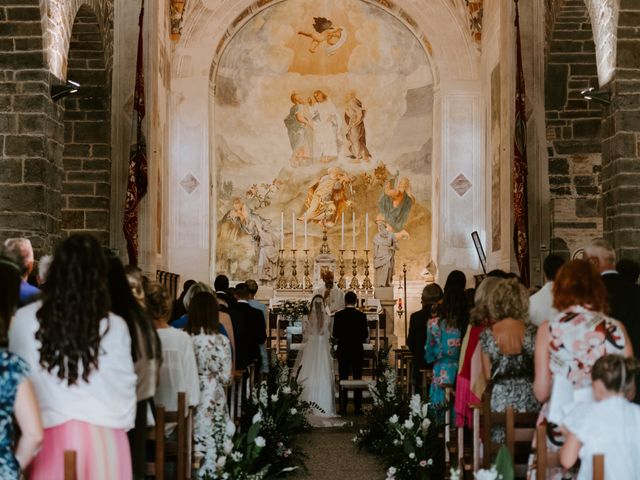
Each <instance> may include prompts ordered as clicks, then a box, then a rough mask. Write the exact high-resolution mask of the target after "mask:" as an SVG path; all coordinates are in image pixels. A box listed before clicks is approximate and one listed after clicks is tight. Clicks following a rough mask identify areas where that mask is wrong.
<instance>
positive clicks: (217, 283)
mask: <svg viewBox="0 0 640 480" xmlns="http://www.w3.org/2000/svg"><path fill="white" fill-rule="evenodd" d="M213 288H214V290H215V291H216V298H217V299H218V304H219V305H220V308H221V310H222V311H223V312H227V311H228V310H229V307H231V306H232V305H233V304H234V303H236V300H235V298H231V297H230V296H229V294H228V293H227V290H229V278H228V277H227V276H226V275H218V276H217V277H216V279H215V280H214V281H213Z"/></svg>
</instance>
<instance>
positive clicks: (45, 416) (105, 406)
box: [9, 301, 136, 430]
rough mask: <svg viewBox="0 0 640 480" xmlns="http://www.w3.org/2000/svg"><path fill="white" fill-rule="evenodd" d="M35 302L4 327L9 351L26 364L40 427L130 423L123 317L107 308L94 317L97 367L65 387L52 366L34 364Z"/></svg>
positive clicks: (132, 391)
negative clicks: (97, 329) (99, 317)
mask: <svg viewBox="0 0 640 480" xmlns="http://www.w3.org/2000/svg"><path fill="white" fill-rule="evenodd" d="M41 306H42V302H40V301H38V302H35V303H32V304H30V305H27V306H26V307H23V308H21V309H20V310H18V312H17V313H16V316H15V318H14V319H13V321H12V322H11V327H10V328H9V350H10V351H11V352H13V353H15V354H17V355H19V356H20V357H22V358H23V359H24V360H25V361H26V362H27V363H28V364H29V367H30V377H29V378H30V379H31V382H32V383H33V386H34V389H35V392H36V396H37V398H38V403H39V404H40V412H41V414H42V422H43V425H44V427H45V428H50V427H55V426H57V425H61V424H63V423H65V422H67V421H69V420H79V421H83V422H87V423H91V424H94V425H99V426H103V427H107V428H118V429H126V430H128V429H130V428H133V426H134V421H135V416H136V374H135V373H134V369H133V359H132V358H131V337H130V336H129V329H128V328H127V324H126V323H125V321H124V320H123V319H122V318H121V317H119V316H117V315H115V314H113V313H109V316H108V318H103V319H102V320H101V321H100V332H101V333H102V334H103V337H102V340H101V341H100V354H99V356H98V368H97V369H95V370H93V371H92V372H91V374H90V375H89V381H88V382H85V381H84V380H82V378H81V377H79V378H78V381H77V383H76V384H75V385H71V386H69V385H68V384H67V381H66V380H61V379H59V378H58V377H57V375H56V374H55V370H54V371H53V372H51V373H50V372H48V371H47V370H46V369H44V368H43V367H42V366H41V365H40V353H39V349H40V346H41V343H40V341H39V340H36V337H35V336H36V332H37V331H38V328H39V327H40V324H39V321H38V319H37V317H36V313H37V311H38V310H39V309H40V307H41ZM107 328H108V330H107ZM105 331H106V333H105ZM65 334H66V333H65V332H60V335H65ZM81 371H82V370H81V368H80V373H81Z"/></svg>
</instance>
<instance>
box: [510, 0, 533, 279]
mask: <svg viewBox="0 0 640 480" xmlns="http://www.w3.org/2000/svg"><path fill="white" fill-rule="evenodd" d="M515 3H516V21H515V27H516V62H517V72H516V124H515V127H516V128H515V138H514V149H513V150H514V158H513V212H514V226H513V248H514V251H515V256H516V262H517V263H518V268H519V269H520V278H522V281H523V282H524V284H525V285H526V286H527V287H528V286H529V207H528V200H527V117H526V110H525V84H524V72H523V69H522V44H521V43H520V14H519V11H518V0H515Z"/></svg>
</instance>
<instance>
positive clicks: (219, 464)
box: [216, 457, 227, 469]
mask: <svg viewBox="0 0 640 480" xmlns="http://www.w3.org/2000/svg"><path fill="white" fill-rule="evenodd" d="M225 463H227V457H218V460H217V461H216V467H217V468H219V469H222V468H224V464H225Z"/></svg>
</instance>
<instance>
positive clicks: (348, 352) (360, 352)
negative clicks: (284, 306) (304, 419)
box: [333, 292, 369, 415]
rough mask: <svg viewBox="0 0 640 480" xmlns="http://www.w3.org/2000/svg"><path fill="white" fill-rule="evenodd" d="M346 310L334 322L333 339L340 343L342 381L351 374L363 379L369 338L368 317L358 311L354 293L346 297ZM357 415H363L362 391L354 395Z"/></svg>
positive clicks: (344, 408)
mask: <svg viewBox="0 0 640 480" xmlns="http://www.w3.org/2000/svg"><path fill="white" fill-rule="evenodd" d="M344 303H345V305H346V308H345V309H344V310H340V311H339V312H336V315H335V318H334V321H333V337H334V338H335V339H336V341H337V342H338V350H337V356H338V372H339V375H340V380H346V379H348V378H349V373H353V379H354V380H359V379H361V378H362V364H363V363H364V348H363V346H362V344H363V343H365V342H366V341H367V338H368V337H369V328H368V327H367V316H366V315H365V314H364V313H362V312H361V311H359V310H357V309H356V305H357V304H358V296H357V295H356V294H355V293H353V292H347V293H346V294H345V296H344ZM347 401H348V399H347V398H346V395H345V398H340V411H341V412H342V413H343V414H344V413H345V412H346V411H347ZM353 403H354V405H355V413H356V415H359V414H361V413H362V391H361V390H356V391H355V392H354V394H353Z"/></svg>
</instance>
